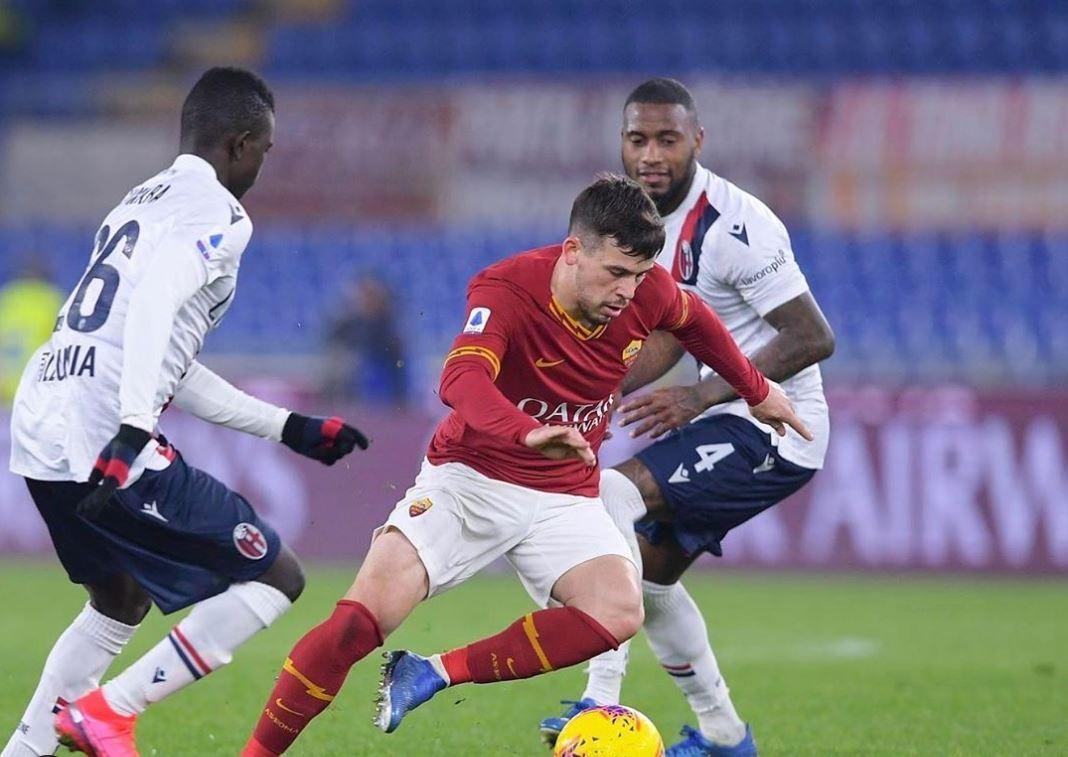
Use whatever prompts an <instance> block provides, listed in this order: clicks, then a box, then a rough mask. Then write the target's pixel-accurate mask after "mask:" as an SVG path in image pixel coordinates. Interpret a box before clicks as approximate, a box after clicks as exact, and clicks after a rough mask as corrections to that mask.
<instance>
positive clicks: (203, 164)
mask: <svg viewBox="0 0 1068 757" xmlns="http://www.w3.org/2000/svg"><path fill="white" fill-rule="evenodd" d="M172 167H173V168H180V169H182V170H183V171H192V172H194V173H200V174H204V175H205V176H210V177H211V178H213V179H215V181H218V180H219V177H218V175H216V173H215V168H214V167H213V166H212V165H211V163H209V162H208V161H206V160H204V159H203V158H202V157H200V156H199V155H193V154H192V153H188V152H183V153H182V154H181V155H179V156H178V157H177V158H175V159H174V165H173V166H172Z"/></svg>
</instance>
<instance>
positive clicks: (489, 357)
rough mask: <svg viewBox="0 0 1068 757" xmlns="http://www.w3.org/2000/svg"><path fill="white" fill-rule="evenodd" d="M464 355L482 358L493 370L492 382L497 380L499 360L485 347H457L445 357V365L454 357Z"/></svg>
mask: <svg viewBox="0 0 1068 757" xmlns="http://www.w3.org/2000/svg"><path fill="white" fill-rule="evenodd" d="M466 355H475V356H476V357H480V358H484V359H485V360H486V361H487V362H488V363H489V364H490V367H491V368H493V380H494V381H496V380H497V376H498V375H499V374H500V372H501V359H500V358H499V357H497V355H496V354H494V352H493V350H491V349H487V348H486V347H479V346H477V345H473V344H469V345H467V346H465V347H457V348H456V349H455V350H453V351H452V352H450V353H449V354H448V355H446V356H445V363H448V362H449V361H450V360H452V359H453V358H454V357H464V356H466Z"/></svg>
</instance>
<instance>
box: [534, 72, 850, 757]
mask: <svg viewBox="0 0 1068 757" xmlns="http://www.w3.org/2000/svg"><path fill="white" fill-rule="evenodd" d="M622 140H623V146H622V155H623V165H624V167H625V169H626V171H627V173H628V174H629V175H630V176H631V178H633V179H635V180H636V181H638V182H639V183H640V184H641V185H642V186H643V187H644V188H645V190H646V192H647V193H648V194H649V195H650V196H651V197H652V198H653V201H654V202H655V203H656V206H657V209H658V210H659V211H660V213H661V215H662V216H663V218H664V225H665V230H666V231H667V239H666V242H665V244H664V247H663V248H662V250H661V252H660V254H659V256H658V257H657V262H658V263H659V264H661V265H663V266H664V267H666V268H668V269H669V270H670V271H671V272H672V274H673V276H674V278H675V280H676V281H677V282H678V283H679V285H680V286H681V287H684V288H689V289H691V290H692V291H694V292H696V293H697V294H698V296H700V297H701V299H703V300H704V301H705V302H706V303H708V304H709V305H710V306H711V307H712V309H713V310H715V312H716V314H717V315H719V317H720V319H721V320H722V321H723V323H724V324H725V325H726V326H727V328H728V329H729V330H730V331H731V334H732V336H733V337H734V339H735V341H736V342H737V343H738V345H739V346H740V347H741V349H742V351H743V352H745V353H746V354H747V355H749V357H750V359H751V360H752V361H753V363H754V365H756V366H757V367H758V368H759V369H760V370H761V371H762V372H763V373H764V374H765V375H766V376H767V377H768V378H769V379H772V380H775V381H780V382H781V384H782V388H783V390H784V391H785V392H786V395H787V396H788V397H789V398H790V401H791V402H792V403H793V404H794V407H795V408H796V409H797V413H798V415H799V416H800V418H801V419H802V420H803V422H804V423H805V425H807V426H808V428H809V430H810V431H811V432H812V434H813V435H814V437H815V440H814V441H812V442H808V441H806V440H804V439H803V438H801V436H800V435H798V434H797V433H796V432H795V431H793V430H792V429H787V428H783V427H781V426H779V427H771V426H767V425H764V424H761V423H759V422H756V421H754V420H753V419H752V417H751V416H749V417H747V414H746V411H745V403H744V402H741V401H740V400H739V399H738V398H737V396H736V395H735V394H734V393H733V391H732V390H731V389H730V387H729V386H727V385H726V383H725V382H724V381H723V379H722V378H721V377H719V376H717V375H716V374H715V373H714V372H713V371H712V370H711V369H709V368H708V367H707V366H700V376H701V378H700V381H699V382H698V383H697V384H694V385H692V386H675V387H670V388H665V389H659V390H657V391H654V392H652V393H650V394H648V395H646V396H644V397H641V398H638V399H636V400H633V401H631V402H629V403H627V404H625V405H623V406H622V407H621V408H620V412H621V414H622V416H623V418H622V425H624V426H626V425H631V424H637V425H636V426H634V431H633V435H634V436H641V435H643V434H649V435H650V437H652V438H653V439H657V441H656V442H655V443H654V444H652V445H651V446H649V447H647V448H645V449H644V450H643V451H641V452H640V453H639V454H638V455H637V456H636V457H634V458H632V459H630V460H627V461H626V462H624V463H622V464H620V465H618V466H616V468H614V469H612V470H606V471H603V472H602V474H601V498H602V499H603V500H604V503H605V506H606V507H607V508H608V511H609V514H610V515H611V516H612V518H613V520H615V522H616V524H617V525H618V526H619V527H620V529H621V530H622V531H623V532H624V534H625V535H627V536H628V538H629V539H630V540H631V541H632V548H633V549H635V550H640V555H641V560H642V562H641V564H642V565H643V595H644V600H645V632H646V634H647V636H648V638H649V644H650V646H651V647H652V649H653V652H654V653H655V654H656V656H657V658H658V660H659V661H660V664H661V665H662V666H663V668H664V670H665V671H666V672H667V673H668V674H669V675H671V676H672V678H673V679H674V680H675V682H676V683H677V684H678V686H679V688H680V689H682V691H683V693H684V694H685V695H686V698H687V700H688V701H689V703H690V706H691V708H692V709H693V711H694V714H695V716H696V718H697V728H693V727H690V726H686V727H684V728H683V736H684V738H683V740H682V741H680V742H679V743H677V744H675V745H673V746H672V747H670V748H669V749H668V755H671V756H672V757H696V756H698V755H715V756H717V757H745V756H747V755H755V754H756V743H755V741H754V740H753V735H752V731H751V729H750V728H749V726H748V725H747V724H746V723H745V722H743V721H742V719H741V718H740V717H739V716H738V713H737V712H736V711H735V708H734V705H733V703H732V702H731V699H730V695H729V692H728V689H727V684H726V682H725V681H724V679H723V676H722V674H721V673H720V670H719V665H718V664H717V662H716V657H715V654H714V653H713V652H712V647H711V645H710V644H709V641H708V632H707V630H706V628H705V622H704V619H703V618H702V616H701V613H700V611H699V610H698V608H697V605H696V604H695V603H694V601H693V599H692V598H691V597H690V595H689V594H688V593H687V591H686V589H685V588H684V587H683V585H682V584H681V583H679V579H680V578H681V576H682V574H683V573H684V572H685V571H686V569H687V568H688V567H689V566H690V565H691V564H692V563H693V562H694V560H696V559H697V557H699V556H700V555H701V553H702V552H711V553H712V554H714V555H716V556H721V555H722V541H723V539H724V537H725V536H726V535H727V533H728V532H729V531H730V530H731V529H733V528H735V527H736V526H739V525H741V524H742V523H744V522H745V521H747V520H749V519H750V518H752V517H753V516H755V515H757V514H759V513H760V512H762V511H763V510H766V509H767V508H769V507H771V506H773V505H775V504H776V503H777V502H780V501H781V500H783V499H785V498H786V497H788V496H789V495H791V494H793V493H794V492H796V491H797V490H798V489H800V488H801V487H802V486H804V485H805V484H806V483H808V481H809V480H810V479H811V478H812V477H813V476H814V475H815V473H816V471H817V470H819V469H820V468H821V467H822V466H823V459H824V455H825V454H826V451H827V441H828V435H829V429H830V425H829V420H828V414H827V403H826V401H825V399H824V396H823V382H822V379H821V376H820V369H819V367H818V365H817V363H818V362H819V361H821V360H823V359H825V358H827V357H829V356H830V355H831V353H832V352H833V350H834V335H833V333H832V331H831V329H830V326H829V325H828V324H827V321H826V320H825V319H824V317H823V314H822V313H821V312H820V308H819V306H818V305H817V303H816V300H815V299H814V298H813V296H812V293H811V292H810V291H809V288H808V283H807V282H806V280H805V277H804V275H803V274H802V273H801V270H800V268H799V267H798V265H797V262H796V261H795V260H794V253H793V250H792V248H791V245H790V238H789V235H788V234H787V232H786V228H785V227H784V226H783V224H782V222H781V221H779V219H778V218H776V216H775V214H774V213H772V211H771V210H769V209H768V207H767V206H766V205H764V204H763V203H762V202H760V200H758V199H757V198H755V197H753V196H752V195H750V194H748V193H747V192H745V191H743V190H741V189H739V188H738V187H736V186H735V185H734V184H731V183H730V182H728V181H726V180H725V179H723V178H721V177H719V176H717V175H716V174H714V173H712V172H711V171H709V170H708V169H706V168H704V167H703V166H701V165H700V163H699V162H698V155H699V153H700V150H701V144H702V142H703V140H704V129H702V128H701V125H700V121H699V119H698V114H697V109H696V107H695V105H694V100H693V97H692V96H691V94H690V92H689V91H688V90H687V89H686V87H684V86H683V85H682V84H680V83H679V82H677V81H674V80H672V79H651V80H649V81H646V82H645V83H643V84H641V85H640V86H638V87H637V88H636V89H635V90H634V91H633V92H632V93H631V95H630V96H629V97H628V98H627V101H626V104H625V106H624V110H623V131H622ZM682 352H683V350H682V348H681V346H680V345H679V344H678V342H677V341H675V340H674V339H673V338H672V337H671V336H670V335H669V334H665V333H663V332H655V333H653V334H652V335H651V336H650V338H649V340H648V341H647V342H646V344H645V345H644V348H643V349H642V351H641V353H640V354H639V356H638V359H637V360H636V361H635V364H634V366H633V368H632V369H631V371H630V373H629V374H628V376H627V377H626V379H625V380H624V383H623V393H624V394H627V393H629V392H633V391H635V390H636V389H639V388H641V387H642V386H645V385H646V384H649V383H651V382H652V381H655V380H656V379H658V378H660V377H661V376H663V375H664V374H665V373H666V372H667V371H668V370H670V369H671V368H672V367H673V366H674V365H675V364H676V363H677V362H678V360H679V358H680V357H681V356H682ZM636 521H637V526H636V530H637V535H635V522H636ZM635 536H636V541H635ZM626 663H627V649H626V645H621V647H620V648H619V649H618V650H615V651H610V652H606V653H604V654H602V655H600V656H598V657H596V658H594V659H593V660H591V661H590V667H589V680H588V683H587V686H586V690H585V692H584V693H583V695H582V697H581V698H580V699H579V700H576V701H569V702H565V703H566V704H570V705H571V706H570V707H569V709H568V710H567V712H565V713H564V715H563V716H562V717H555V718H547V719H545V720H543V721H542V722H541V733H542V736H543V738H544V739H545V740H546V741H548V742H549V743H554V742H555V739H556V736H557V735H558V734H559V732H560V729H561V728H563V726H564V724H565V723H566V722H567V720H568V719H569V718H570V717H572V716H574V715H575V714H577V713H578V712H581V711H582V710H583V709H586V708H588V707H592V706H594V705H595V704H616V703H618V702H619V697H620V688H621V685H622V680H623V675H624V673H625V671H626Z"/></svg>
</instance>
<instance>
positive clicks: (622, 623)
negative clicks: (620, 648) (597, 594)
mask: <svg viewBox="0 0 1068 757" xmlns="http://www.w3.org/2000/svg"><path fill="white" fill-rule="evenodd" d="M644 620H645V611H644V610H643V609H642V603H641V597H640V596H639V597H638V598H637V600H636V601H633V600H628V601H621V602H618V603H616V604H615V606H614V607H611V608H610V610H609V612H608V614H607V617H606V619H605V622H603V623H602V625H603V626H604V627H605V628H606V629H607V630H608V632H609V633H610V634H612V636H613V637H615V639H616V641H619V642H624V641H626V640H627V639H630V638H632V637H633V636H635V635H636V634H637V633H638V631H639V630H640V629H641V627H642V623H643V622H644Z"/></svg>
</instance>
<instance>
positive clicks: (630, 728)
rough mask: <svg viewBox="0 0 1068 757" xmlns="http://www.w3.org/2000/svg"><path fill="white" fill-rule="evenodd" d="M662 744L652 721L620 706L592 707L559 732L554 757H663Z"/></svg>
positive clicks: (572, 719)
mask: <svg viewBox="0 0 1068 757" xmlns="http://www.w3.org/2000/svg"><path fill="white" fill-rule="evenodd" d="M663 754H664V741H663V739H661V738H660V733H659V732H658V731H657V730H656V726H655V725H653V721H651V720H650V719H649V718H647V717H645V715H642V714H641V713H640V712H638V711H637V710H634V709H631V708H630V707H623V706H622V705H618V704H616V705H607V706H605V707H593V708H591V709H589V710H584V711H583V712H580V713H579V714H578V715H576V716H575V717H573V718H571V720H569V721H568V722H567V725H566V726H564V730H562V731H560V735H559V736H558V737H557V739H556V746H555V747H554V748H553V757H663Z"/></svg>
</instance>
